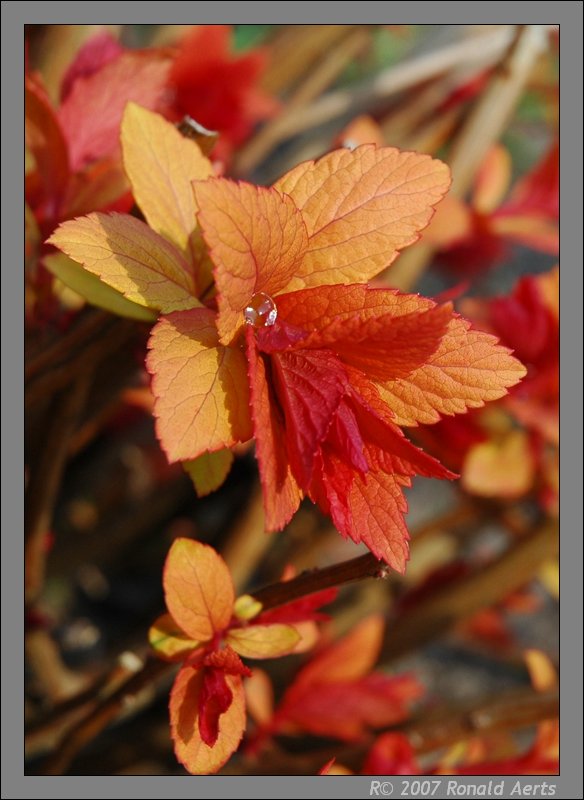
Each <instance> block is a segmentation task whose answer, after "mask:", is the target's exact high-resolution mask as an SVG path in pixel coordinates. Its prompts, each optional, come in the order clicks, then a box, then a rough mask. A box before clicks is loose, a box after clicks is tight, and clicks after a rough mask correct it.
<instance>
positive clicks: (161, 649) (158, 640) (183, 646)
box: [148, 614, 199, 661]
mask: <svg viewBox="0 0 584 800" xmlns="http://www.w3.org/2000/svg"><path fill="white" fill-rule="evenodd" d="M148 641H149V643H150V647H151V648H152V649H153V650H154V651H155V653H156V655H157V656H159V658H163V659H165V660H168V661H182V660H183V659H184V657H185V656H186V655H187V654H188V653H190V652H191V651H192V650H194V649H195V648H196V647H198V645H199V642H197V641H195V640H194V639H189V637H188V636H185V634H184V632H183V631H182V630H181V628H179V626H178V625H177V624H176V622H175V621H174V619H173V618H172V617H171V616H170V614H162V616H160V617H158V619H157V620H156V621H155V622H154V623H153V624H152V625H151V626H150V630H149V631H148Z"/></svg>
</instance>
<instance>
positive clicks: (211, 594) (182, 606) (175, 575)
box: [163, 538, 235, 642]
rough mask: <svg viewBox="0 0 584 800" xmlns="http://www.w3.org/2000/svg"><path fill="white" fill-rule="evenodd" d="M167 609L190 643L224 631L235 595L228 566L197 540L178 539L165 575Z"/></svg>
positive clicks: (165, 567) (174, 543) (207, 639)
mask: <svg viewBox="0 0 584 800" xmlns="http://www.w3.org/2000/svg"><path fill="white" fill-rule="evenodd" d="M163 585H164V596H165V599H166V607H167V608H168V610H169V612H170V614H171V616H172V618H173V619H174V621H175V622H176V623H177V625H178V626H179V627H180V628H181V629H182V630H183V631H184V633H185V634H186V635H187V636H188V637H190V638H191V639H195V640H196V641H199V642H207V641H209V639H212V638H213V636H214V635H215V634H216V633H218V632H220V631H222V630H224V629H225V628H226V627H227V625H228V624H229V620H230V619H231V614H232V611H233V602H234V600H235V593H234V589H233V581H232V580H231V574H230V572H229V570H228V568H227V565H226V564H225V562H224V561H223V559H222V558H221V556H220V555H218V554H217V553H216V552H215V550H213V548H212V547H209V546H208V545H206V544H202V543H201V542H197V541H195V540H194V539H184V538H181V539H175V541H174V542H173V544H172V547H171V548H170V551H169V553H168V556H167V559H166V563H165V566H164V575H163Z"/></svg>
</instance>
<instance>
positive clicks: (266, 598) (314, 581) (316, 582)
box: [250, 553, 389, 610]
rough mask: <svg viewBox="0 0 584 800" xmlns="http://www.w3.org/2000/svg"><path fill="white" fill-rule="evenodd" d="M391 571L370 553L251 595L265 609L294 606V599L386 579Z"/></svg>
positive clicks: (305, 573) (316, 570)
mask: <svg viewBox="0 0 584 800" xmlns="http://www.w3.org/2000/svg"><path fill="white" fill-rule="evenodd" d="M388 570H389V567H387V566H386V565H385V564H384V563H383V562H382V561H379V560H378V559H377V558H376V557H375V556H374V555H372V554H371V553H367V554H366V555H364V556H358V557H357V558H352V559H350V560H349V561H342V562H341V563H340V564H333V565H332V566H330V567H324V568H323V569H314V570H310V571H309V572H303V573H302V574H300V575H298V577H296V578H293V579H292V580H290V581H282V582H280V583H274V584H272V585H271V586H266V587H264V588H263V589H258V590H257V591H255V592H250V594H252V595H253V597H255V599H256V600H259V602H260V603H261V604H262V606H263V608H264V610H265V609H268V608H274V607H276V606H281V605H284V603H290V602H291V601H292V600H297V599H298V598H300V597H305V596H306V595H310V594H314V593H315V592H320V591H321V590H323V589H329V588H330V587H332V586H342V585H343V584H346V583H352V582H353V581H360V580H363V579H364V578H385V577H387V574H388Z"/></svg>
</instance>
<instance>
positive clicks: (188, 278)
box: [48, 213, 200, 313]
mask: <svg viewBox="0 0 584 800" xmlns="http://www.w3.org/2000/svg"><path fill="white" fill-rule="evenodd" d="M48 243H49V244H52V245H54V246H55V247H58V248H59V249H60V250H62V251H63V252H64V253H66V254H67V255H68V256H69V258H72V259H73V261H77V262H79V263H80V264H83V266H84V267H85V269H87V270H88V271H89V272H92V273H93V274H94V275H97V276H98V277H99V278H101V280H102V281H103V282H104V283H107V284H108V286H111V287H113V288H114V289H117V290H118V292H121V293H122V294H123V295H124V296H125V297H127V298H128V300H132V301H133V302H134V303H138V304H139V305H141V306H146V307H148V308H154V309H157V310H159V311H162V312H164V313H168V312H170V311H178V310H183V309H188V308H194V307H195V306H199V305H200V303H199V301H198V300H197V298H196V297H195V282H194V279H193V275H192V272H191V270H190V268H189V266H188V264H187V262H186V261H185V260H184V258H183V257H182V255H181V254H180V253H179V251H178V250H177V249H176V247H175V246H174V245H172V244H171V243H170V242H168V241H167V240H166V239H163V238H162V236H159V235H158V234H157V233H155V232H154V231H153V230H151V229H150V228H149V227H148V225H146V224H145V223H144V222H142V221H141V220H139V219H135V218H134V217H131V216H129V215H128V214H101V213H94V214H89V215H88V216H87V217H81V218H79V219H74V220H69V221H67V222H63V223H62V224H61V225H59V227H58V228H57V230H56V231H55V232H54V233H53V235H52V236H51V237H50V239H49V240H48Z"/></svg>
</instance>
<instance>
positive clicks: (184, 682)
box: [169, 665, 245, 775]
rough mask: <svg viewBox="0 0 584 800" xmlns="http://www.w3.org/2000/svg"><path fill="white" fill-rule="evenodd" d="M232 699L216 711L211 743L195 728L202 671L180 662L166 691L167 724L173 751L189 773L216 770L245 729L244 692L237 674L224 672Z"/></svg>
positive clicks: (204, 772) (231, 750) (234, 748)
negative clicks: (216, 717) (173, 680)
mask: <svg viewBox="0 0 584 800" xmlns="http://www.w3.org/2000/svg"><path fill="white" fill-rule="evenodd" d="M225 682H226V684H227V687H228V688H229V690H231V693H232V696H233V699H232V701H231V704H230V705H229V708H228V709H227V710H226V711H225V712H224V713H223V714H221V715H220V717H219V722H218V735H217V739H216V741H215V743H214V744H213V746H212V747H210V746H209V745H208V744H205V742H204V741H203V740H202V738H201V734H200V731H199V700H200V694H201V688H202V685H203V671H202V670H201V671H197V670H196V669H194V668H193V667H189V666H188V665H187V666H184V667H183V668H182V669H181V670H180V672H179V673H178V675H177V676H176V679H175V682H174V685H173V687H172V691H171V693H170V706H169V708H170V727H171V735H172V739H173V742H174V752H175V754H176V757H177V759H178V760H179V761H180V763H181V764H182V765H183V766H184V767H185V769H187V770H188V771H189V772H190V773H191V774H193V775H209V774H212V773H214V772H217V770H219V769H220V768H221V767H222V766H223V764H225V762H226V761H227V760H228V759H229V757H230V756H231V755H232V754H233V753H234V752H235V751H236V750H237V748H238V746H239V743H240V741H241V737H242V736H243V731H244V729H245V695H244V692H243V686H242V682H241V677H240V676H239V675H225Z"/></svg>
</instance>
